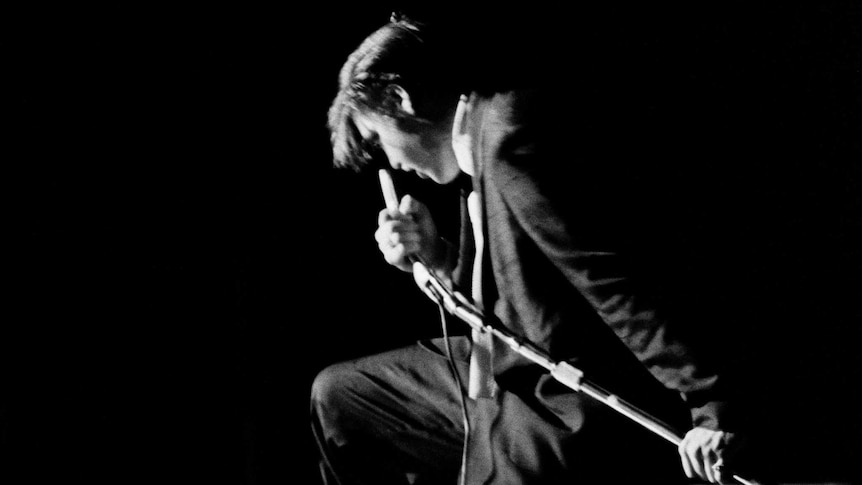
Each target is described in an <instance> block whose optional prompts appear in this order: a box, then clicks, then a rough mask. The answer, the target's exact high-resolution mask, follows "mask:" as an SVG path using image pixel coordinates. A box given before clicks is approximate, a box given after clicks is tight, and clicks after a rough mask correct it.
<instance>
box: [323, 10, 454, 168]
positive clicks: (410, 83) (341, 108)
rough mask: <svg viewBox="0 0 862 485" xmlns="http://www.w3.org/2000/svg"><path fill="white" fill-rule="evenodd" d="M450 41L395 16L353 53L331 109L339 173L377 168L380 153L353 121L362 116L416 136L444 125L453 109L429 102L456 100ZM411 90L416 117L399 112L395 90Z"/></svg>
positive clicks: (331, 132) (335, 160) (334, 161)
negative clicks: (379, 117) (380, 117)
mask: <svg viewBox="0 0 862 485" xmlns="http://www.w3.org/2000/svg"><path fill="white" fill-rule="evenodd" d="M451 45H453V44H452V42H451V39H447V38H446V37H445V36H442V35H436V34H434V33H433V32H432V31H431V28H429V26H427V25H424V24H422V23H420V22H416V21H414V20H411V19H409V18H407V17H405V16H398V15H396V14H393V16H392V18H391V19H390V21H389V22H388V23H387V24H386V25H384V26H382V27H380V28H379V29H377V30H376V31H374V32H373V33H372V34H370V35H369V36H368V37H366V38H365V40H364V41H363V42H362V43H361V44H360V45H359V47H358V48H357V49H356V50H355V51H353V53H352V54H350V56H349V57H348V58H347V61H346V62H345V63H344V65H343V66H342V68H341V72H340V74H339V77H338V93H337V95H336V96H335V99H334V100H333V102H332V104H331V106H330V108H329V118H328V123H327V124H328V127H329V131H330V141H331V143H332V154H333V163H334V164H335V166H336V167H349V168H353V169H354V170H359V169H361V168H363V167H365V166H367V165H369V164H373V163H375V161H376V160H377V157H378V156H379V155H380V148H379V147H376V146H372V145H371V144H369V143H368V142H366V141H365V140H363V139H362V136H361V135H360V133H359V130H358V129H357V127H356V124H355V121H354V115H355V114H356V113H358V112H368V113H376V114H380V115H383V116H386V117H389V118H391V119H393V120H394V121H395V122H396V123H397V124H398V127H399V129H403V130H405V131H408V132H411V131H412V132H415V131H416V130H417V129H419V127H420V126H423V125H424V126H428V125H433V124H436V123H439V122H440V121H441V120H442V119H443V118H444V117H445V115H446V114H447V110H449V109H451V108H452V107H453V106H454V102H453V103H452V106H448V105H447V103H439V102H438V103H434V102H429V101H431V100H434V99H438V100H443V99H447V98H452V99H453V100H456V99H457V95H458V94H459V84H460V83H459V81H460V80H462V79H459V74H460V73H459V72H458V69H457V66H455V65H454V64H452V62H450V60H451V59H452V58H453V56H451V55H450V54H449V53H450V52H451V51H450V49H449V46H451ZM394 84H397V85H399V86H401V87H402V88H404V90H406V91H407V92H408V93H409V95H410V97H411V101H412V105H413V108H414V111H415V116H408V115H406V114H405V113H404V112H403V111H401V110H399V109H398V102H397V98H395V97H394V96H393V91H392V89H391V88H392V86H393V85H394Z"/></svg>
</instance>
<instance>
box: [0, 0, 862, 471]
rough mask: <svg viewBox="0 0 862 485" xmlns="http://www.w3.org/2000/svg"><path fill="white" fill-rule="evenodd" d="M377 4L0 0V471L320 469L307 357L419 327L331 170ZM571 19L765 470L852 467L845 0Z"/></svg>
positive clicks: (853, 130) (367, 193) (858, 192)
mask: <svg viewBox="0 0 862 485" xmlns="http://www.w3.org/2000/svg"><path fill="white" fill-rule="evenodd" d="M391 5H392V4H390V5H388V6H375V7H367V6H361V5H358V4H349V5H347V6H342V5H336V4H333V5H324V4H320V5H318V6H309V7H275V6H253V5H246V4H242V6H240V4H235V5H232V6H225V5H213V4H206V3H202V4H200V5H192V4H183V5H181V6H178V5H171V6H159V7H157V6H153V5H151V4H136V5H125V4H124V5H123V6H113V7H106V6H103V7H98V8H97V7H95V6H89V7H79V6H72V5H66V6H62V7H60V6H54V7H51V6H48V5H41V6H31V7H18V8H15V7H9V6H4V7H2V9H0V25H2V29H0V63H2V72H3V74H2V78H3V84H4V88H3V91H2V113H3V118H4V119H5V123H4V126H5V128H4V130H3V135H2V138H3V142H2V147H0V156H2V159H3V162H4V163H3V167H4V173H6V175H5V177H4V186H5V187H6V188H5V190H4V192H5V193H6V194H8V195H9V197H8V198H7V202H6V208H7V209H6V213H7V217H6V220H11V221H12V224H11V225H7V227H6V230H5V233H6V234H7V238H6V239H7V240H9V241H11V243H12V244H11V245H7V246H6V247H7V250H6V265H5V266H6V267H7V268H10V267H11V271H7V272H6V274H7V276H8V277H7V285H8V287H9V288H10V290H11V292H10V293H8V294H7V298H8V301H9V303H10V304H9V305H7V308H9V310H8V311H7V312H6V317H5V318H4V322H3V324H2V334H0V356H2V367H0V368H2V376H3V378H2V388H0V481H2V482H3V483H6V484H10V485H13V484H15V485H17V484H31V483H33V484H35V483H38V484H42V483H60V482H80V483H87V484H93V485H95V484H125V483H160V484H166V483H183V484H204V483H205V484H212V485H215V484H244V485H264V484H266V485H269V484H317V483H319V482H318V478H317V464H316V451H315V450H314V448H313V444H312V438H311V432H310V427H309V422H308V395H309V388H310V385H311V382H312V379H313V378H314V376H315V375H316V373H317V372H318V371H319V370H320V369H322V368H323V367H324V366H326V365H327V364H330V363H334V362H337V361H340V360H343V359H347V358H351V357H358V356H361V355H365V354H369V353H373V352H377V351H381V350H385V349H389V348H393V347H395V346H399V345H402V344H407V343H410V342H412V341H414V340H415V339H417V338H425V337H433V336H438V335H439V334H440V328H439V325H438V314H437V309H436V307H435V306H434V305H433V304H432V303H431V302H430V301H428V300H427V299H426V298H425V297H424V296H423V295H421V294H420V293H419V291H418V290H417V288H416V287H415V286H414V285H413V282H412V278H411V277H410V276H408V275H406V274H403V273H400V272H399V271H397V270H395V269H392V268H390V267H389V266H388V265H387V264H386V263H385V262H384V261H383V259H382V257H380V255H379V253H378V252H377V247H376V243H375V241H374V238H373V232H374V230H375V228H376V221H377V212H378V211H379V210H380V209H381V208H382V207H383V200H382V198H381V197H380V195H379V191H378V185H377V179H376V174H374V173H369V174H361V175H359V174H354V173H351V172H343V171H338V170H336V169H334V168H332V167H331V164H330V160H331V158H330V148H329V140H328V132H327V129H326V125H325V123H326V111H327V108H328V106H329V102H330V101H331V98H332V96H333V95H334V93H335V89H336V78H337V74H338V69H339V68H340V66H341V63H342V62H343V60H344V59H345V57H346V56H347V55H348V54H349V53H350V52H351V51H352V50H353V48H355V47H356V45H358V43H359V42H360V41H361V39H362V38H363V37H364V36H365V35H366V34H368V33H369V32H370V31H371V30H373V29H375V28H376V27H377V26H379V25H380V24H381V23H382V22H384V21H385V20H386V19H387V18H388V13H389V11H391V10H392V8H393V7H392V6H391ZM662 9H663V10H662ZM583 14H584V15H587V16H590V15H593V16H595V18H594V19H589V20H587V21H578V22H575V24H576V25H577V26H579V27H582V28H583V27H584V26H590V27H589V29H592V30H589V31H587V32H584V31H581V34H582V35H580V36H576V37H577V38H578V39H579V40H583V41H584V42H594V44H591V45H586V46H584V45H583V44H581V47H583V48H584V50H585V51H587V52H588V54H587V55H586V56H585V59H586V60H585V61H584V62H585V64H579V63H575V62H573V63H572V69H577V68H578V67H579V66H580V67H583V70H582V71H578V72H577V73H574V74H571V75H572V76H573V78H574V77H577V78H581V79H583V78H587V79H589V78H590V77H591V76H592V77H593V78H594V79H597V80H598V81H594V82H593V83H592V84H591V85H590V86H591V87H592V89H594V90H592V91H588V92H586V93H581V94H585V96H587V97H592V99H593V100H595V99H607V100H609V103H610V104H609V110H611V112H612V113H628V115H626V116H624V117H620V118H614V117H613V116H609V120H610V121H608V120H605V121H606V122H607V123H608V125H607V126H613V127H615V129H616V130H618V131H615V132H614V133H610V134H606V135H605V136H607V137H608V142H609V143H620V144H625V143H630V144H631V148H630V152H631V154H632V155H633V157H635V158H636V159H637V160H635V158H633V162H636V163H637V168H638V170H641V171H643V172H644V173H646V174H649V175H648V179H649V181H650V182H651V183H656V182H657V181H658V185H656V197H655V201H654V206H651V207H653V208H657V210H660V211H662V215H663V217H662V220H664V221H665V223H666V224H667V226H666V227H665V229H666V231H664V232H662V229H661V227H662V226H658V227H659V229H656V232H655V234H653V236H654V237H653V238H651V239H652V242H653V243H654V244H655V246H656V248H657V249H658V250H659V252H657V253H656V259H655V260H653V261H652V263H654V264H655V268H656V271H657V272H659V273H661V275H660V276H661V277H662V279H663V280H666V283H667V284H668V287H669V288H671V289H672V290H673V291H675V292H678V293H675V295H676V296H675V297H674V298H675V299H674V301H676V302H678V303H679V307H680V311H684V312H690V313H691V314H697V315H701V316H704V315H703V313H704V312H703V311H698V310H699V309H698V305H699V303H701V302H705V301H708V302H710V305H711V306H710V307H709V308H710V309H711V311H710V312H709V314H708V315H705V316H704V318H703V322H704V323H703V326H702V327H698V328H699V329H700V330H699V332H700V333H701V334H702V335H703V336H704V337H711V339H710V341H711V342H712V345H713V350H715V351H716V352H721V353H722V354H724V355H727V356H728V360H729V362H730V364H731V366H732V367H733V370H734V372H735V373H737V374H738V375H739V376H741V377H742V380H743V381H744V382H745V389H746V391H747V392H749V396H750V403H751V407H752V410H753V411H752V412H753V413H754V415H755V416H758V417H759V419H761V421H762V422H763V423H764V424H763V428H764V429H768V430H770V431H771V432H774V434H773V436H775V437H776V439H775V442H774V443H773V444H772V446H770V447H768V449H767V450H765V451H764V455H763V459H764V462H765V463H767V468H769V469H771V470H775V471H776V476H778V477H779V478H780V480H782V481H786V482H794V483H796V482H806V481H824V480H825V481H850V480H852V478H853V477H854V476H856V477H858V476H859V475H858V474H859V469H858V468H859V467H858V463H859V462H860V460H862V450H860V448H862V447H860V443H862V425H860V419H859V417H858V412H859V409H862V400H860V397H859V396H858V394H859V393H858V392H857V391H858V389H857V387H858V386H859V383H860V382H862V372H860V359H859V355H858V354H859V351H858V349H856V346H857V345H859V342H860V340H859V333H860V332H859V327H860V325H862V311H860V302H862V251H860V248H862V241H860V239H859V233H860V229H862V227H860V226H862V163H860V160H862V156H860V155H862V150H860V140H862V9H860V7H859V4H857V3H854V2H837V1H836V2H817V3H816V4H815V3H814V2H811V5H808V4H801V3H796V2H769V3H757V4H752V3H746V4H745V5H744V6H740V7H738V8H734V7H731V6H729V5H727V4H722V6H720V7H719V6H718V5H716V6H713V7H710V6H708V5H704V6H702V7H698V8H696V9H695V8H694V7H691V6H688V7H684V8H682V9H674V8H671V7H670V6H667V5H666V6H664V7H662V8H661V9H659V10H647V9H646V7H644V6H641V7H638V10H636V11H632V10H627V9H624V8H623V7H621V6H615V7H608V8H607V9H605V10H601V9H599V8H598V7H596V8H595V9H594V10H592V9H591V10H589V11H586V12H583ZM547 15H548V16H549V18H550V17H554V18H557V19H559V18H561V17H562V18H566V17H563V14H562V13H558V12H550V11H549V12H547ZM565 15H569V16H574V15H576V12H567V13H566V14H565ZM584 39H586V40H584ZM560 62H568V60H563V59H560ZM578 94H579V93H574V95H578ZM567 95H570V94H567ZM399 187H401V188H402V189H403V190H410V191H412V192H414V193H416V194H419V195H420V196H421V197H422V198H424V199H425V200H427V201H428V202H429V204H431V205H432V206H433V207H434V208H435V210H436V211H439V213H440V214H443V213H444V212H447V211H452V210H456V209H454V207H455V206H454V205H451V204H450V198H451V196H452V195H453V194H454V191H451V190H449V189H448V188H446V189H440V188H434V187H430V186H428V185H425V183H424V182H422V181H418V180H409V179H406V178H403V177H402V178H401V179H400V180H399ZM641 209H643V208H641ZM669 228H672V230H673V234H674V236H673V239H672V240H670V241H668V240H669V239H670V238H669V237H668V235H669V234H671V232H670V231H671V229H669ZM446 229H447V230H452V228H446ZM662 237H665V238H666V240H664V241H665V244H662V243H660V242H659V241H662ZM665 250H666V251H667V254H665ZM668 254H673V255H674V256H675V259H673V260H668V262H667V264H664V262H663V261H662V260H661V257H663V256H667V255H668ZM716 309H717V310H716ZM405 312H409V313H410V318H409V321H407V320H408V319H404V318H403V315H404V314H405ZM668 452H669V453H676V451H675V450H673V449H672V447H671V448H669V450H668ZM645 481H646V482H647V483H648V482H649V481H648V479H647V480H645Z"/></svg>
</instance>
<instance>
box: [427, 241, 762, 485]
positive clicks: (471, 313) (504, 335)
mask: <svg viewBox="0 0 862 485" xmlns="http://www.w3.org/2000/svg"><path fill="white" fill-rule="evenodd" d="M413 275H414V279H415V280H416V283H417V285H419V288H420V289H421V290H422V291H423V292H424V293H425V294H426V295H428V297H429V298H431V299H432V300H434V301H435V302H437V303H438V304H439V305H441V306H442V307H443V308H445V309H446V311H448V312H449V313H450V314H451V315H453V316H455V317H457V318H459V319H460V320H462V321H464V322H465V323H467V324H468V325H469V326H470V327H472V328H473V329H474V330H477V331H480V332H488V333H490V334H491V335H493V336H494V337H496V338H498V339H500V340H501V341H502V342H504V343H505V344H507V345H508V346H509V347H510V348H511V349H512V350H514V351H515V352H517V353H519V354H520V355H522V356H524V357H526V358H527V359H529V360H531V361H532V362H535V363H536V364H538V365H540V366H542V367H544V368H545V369H547V370H548V371H549V372H550V374H551V376H552V377H553V378H554V379H556V380H557V381H559V382H561V383H562V384H564V385H566V386H567V387H569V388H571V389H573V390H574V391H576V392H582V393H584V394H586V395H587V396H589V397H591V398H593V399H595V400H597V401H599V402H601V403H603V404H605V405H606V406H608V407H610V408H612V409H614V410H615V411H617V412H619V413H620V414H622V415H624V416H626V417H627V418H629V419H631V420H633V421H635V422H636V423H638V424H640V425H641V426H643V427H644V428H646V429H648V430H649V431H652V432H653V433H655V434H657V435H659V436H660V437H662V438H664V439H665V440H667V441H669V442H671V443H673V444H674V445H676V446H679V445H680V443H682V438H681V437H680V436H679V435H678V434H677V433H676V431H674V430H673V429H672V428H671V427H670V426H668V425H667V424H665V423H663V422H661V421H660V420H659V419H658V418H655V417H653V416H651V415H649V414H648V413H646V412H644V411H642V410H641V409H638V408H637V407H635V406H633V405H632V404H630V403H628V402H626V401H625V400H623V399H622V398H620V397H618V396H616V395H614V394H612V393H610V392H608V391H606V390H605V389H602V388H601V387H600V386H598V385H596V384H594V383H592V382H590V381H589V380H588V379H585V378H584V373H583V372H582V371H581V370H580V369H577V368H576V367H574V366H572V365H571V364H569V363H568V362H565V361H559V362H555V361H554V360H553V359H551V358H550V356H548V355H547V353H545V352H544V351H542V350H541V349H539V348H538V347H536V346H535V345H533V344H532V343H530V342H528V341H526V340H524V339H523V338H520V337H518V336H517V335H515V334H513V333H512V332H511V331H509V330H508V329H507V328H505V327H503V326H502V325H493V324H491V323H489V319H488V318H486V317H485V315H484V313H483V312H482V310H480V309H479V308H478V307H476V306H475V305H474V304H473V303H472V302H471V301H470V300H469V299H467V298H466V297H465V296H464V295H463V294H461V293H460V292H458V291H455V290H453V289H451V288H449V287H448V286H447V285H446V283H444V282H443V281H442V280H441V279H440V278H439V277H438V276H437V275H436V274H435V273H434V272H433V271H431V270H430V269H429V267H428V266H427V265H426V264H425V262H424V261H423V260H422V259H421V258H415V260H414V262H413ZM731 476H732V477H733V479H734V480H736V481H737V482H739V483H740V484H742V485H757V483H756V482H753V481H750V480H747V479H745V478H742V477H740V476H739V475H731Z"/></svg>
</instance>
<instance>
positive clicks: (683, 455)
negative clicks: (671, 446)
mask: <svg viewBox="0 0 862 485" xmlns="http://www.w3.org/2000/svg"><path fill="white" fill-rule="evenodd" d="M677 451H679V459H680V461H682V471H684V472H685V476H687V477H688V478H694V472H693V471H692V469H691V463H689V461H688V453H687V452H686V450H685V446H684V442H683V444H680V445H679V448H677Z"/></svg>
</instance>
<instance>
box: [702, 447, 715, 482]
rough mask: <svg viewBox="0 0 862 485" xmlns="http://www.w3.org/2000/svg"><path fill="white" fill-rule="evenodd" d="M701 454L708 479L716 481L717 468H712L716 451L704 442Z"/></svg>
mask: <svg viewBox="0 0 862 485" xmlns="http://www.w3.org/2000/svg"><path fill="white" fill-rule="evenodd" d="M700 456H702V457H703V473H704V474H705V475H706V479H707V480H708V481H709V482H710V483H715V470H713V468H712V465H713V464H714V463H715V459H714V457H715V452H713V451H712V450H710V449H709V447H708V446H707V445H706V444H704V445H703V446H702V447H701V448H700Z"/></svg>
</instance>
